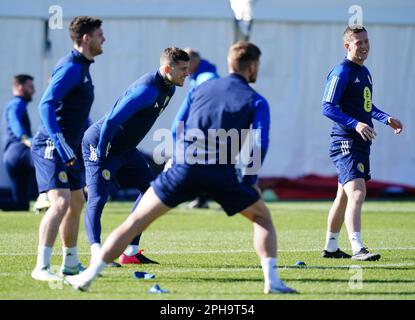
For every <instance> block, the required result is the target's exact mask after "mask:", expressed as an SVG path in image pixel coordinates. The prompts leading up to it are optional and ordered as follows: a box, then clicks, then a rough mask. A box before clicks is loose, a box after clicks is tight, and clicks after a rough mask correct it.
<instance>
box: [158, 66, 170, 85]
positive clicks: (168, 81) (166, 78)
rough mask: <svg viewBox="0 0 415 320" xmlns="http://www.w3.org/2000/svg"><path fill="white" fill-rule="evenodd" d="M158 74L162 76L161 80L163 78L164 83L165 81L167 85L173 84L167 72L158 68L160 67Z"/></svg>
mask: <svg viewBox="0 0 415 320" xmlns="http://www.w3.org/2000/svg"><path fill="white" fill-rule="evenodd" d="M159 74H160V75H161V77H162V78H163V80H164V83H165V84H166V85H167V86H168V87H172V86H174V83H173V82H171V81H170V80H169V78H168V77H167V74H166V73H165V72H164V70H163V68H160V69H159Z"/></svg>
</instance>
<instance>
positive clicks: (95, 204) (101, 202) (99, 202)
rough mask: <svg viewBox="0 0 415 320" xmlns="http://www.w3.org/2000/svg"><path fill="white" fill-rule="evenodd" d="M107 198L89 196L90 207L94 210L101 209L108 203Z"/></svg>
mask: <svg viewBox="0 0 415 320" xmlns="http://www.w3.org/2000/svg"><path fill="white" fill-rule="evenodd" d="M107 198H108V197H104V196H96V197H89V198H88V204H87V206H88V209H92V210H93V211H95V210H99V211H101V210H102V209H103V208H104V206H105V204H106V203H107Z"/></svg>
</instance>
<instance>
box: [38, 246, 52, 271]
mask: <svg viewBox="0 0 415 320" xmlns="http://www.w3.org/2000/svg"><path fill="white" fill-rule="evenodd" d="M51 256H52V248H51V247H44V246H38V247H37V262H36V268H37V269H43V268H44V267H47V266H50V257H51Z"/></svg>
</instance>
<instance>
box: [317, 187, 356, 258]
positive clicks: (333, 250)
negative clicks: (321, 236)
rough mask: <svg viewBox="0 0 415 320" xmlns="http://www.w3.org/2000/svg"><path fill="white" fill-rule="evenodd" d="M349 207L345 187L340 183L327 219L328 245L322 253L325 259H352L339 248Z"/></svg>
mask: <svg viewBox="0 0 415 320" xmlns="http://www.w3.org/2000/svg"><path fill="white" fill-rule="evenodd" d="M346 206H347V195H346V192H345V191H344V189H343V186H342V185H341V184H340V183H339V184H338V188H337V195H336V199H334V202H333V204H332V206H331V208H330V211H329V216H328V218H327V234H326V244H325V245H324V250H323V252H322V253H321V256H322V257H323V258H334V259H350V258H351V256H350V255H349V254H347V253H346V252H343V251H342V250H340V248H339V234H340V230H341V227H342V225H343V222H344V214H345V212H346Z"/></svg>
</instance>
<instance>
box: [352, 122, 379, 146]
mask: <svg viewBox="0 0 415 320" xmlns="http://www.w3.org/2000/svg"><path fill="white" fill-rule="evenodd" d="M356 131H357V132H358V133H359V134H360V135H361V136H362V138H363V140H365V141H372V140H373V139H375V137H376V132H375V130H374V129H373V128H372V127H371V126H369V125H367V124H366V123H363V122H359V123H358V124H357V126H356Z"/></svg>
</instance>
